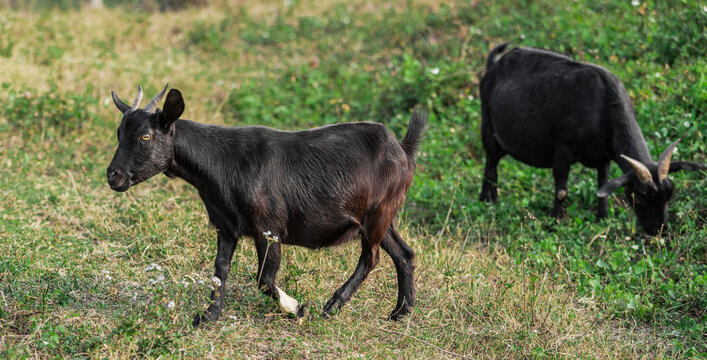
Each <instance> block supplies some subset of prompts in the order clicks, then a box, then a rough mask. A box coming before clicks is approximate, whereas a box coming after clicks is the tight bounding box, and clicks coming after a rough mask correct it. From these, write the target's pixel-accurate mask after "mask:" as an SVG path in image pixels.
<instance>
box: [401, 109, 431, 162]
mask: <svg viewBox="0 0 707 360" xmlns="http://www.w3.org/2000/svg"><path fill="white" fill-rule="evenodd" d="M425 128H427V111H426V110H425V109H423V108H422V107H421V106H420V105H417V106H415V108H414V109H413V110H412V116H411V117H410V123H409V124H408V132H407V134H405V137H404V138H403V141H401V142H400V145H401V146H402V147H403V150H405V153H406V154H407V156H408V157H409V158H414V157H415V153H416V152H417V148H418V146H419V144H420V140H421V139H422V133H423V132H424V131H425Z"/></svg>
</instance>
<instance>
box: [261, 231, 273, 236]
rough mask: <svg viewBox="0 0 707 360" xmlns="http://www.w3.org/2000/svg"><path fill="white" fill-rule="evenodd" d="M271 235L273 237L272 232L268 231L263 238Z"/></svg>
mask: <svg viewBox="0 0 707 360" xmlns="http://www.w3.org/2000/svg"><path fill="white" fill-rule="evenodd" d="M270 235H272V232H270V231H266V232H264V233H263V236H270Z"/></svg>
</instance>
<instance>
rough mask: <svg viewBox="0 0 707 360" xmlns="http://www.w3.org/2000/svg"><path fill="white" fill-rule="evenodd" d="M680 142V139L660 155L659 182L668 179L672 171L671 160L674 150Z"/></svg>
mask: <svg viewBox="0 0 707 360" xmlns="http://www.w3.org/2000/svg"><path fill="white" fill-rule="evenodd" d="M679 142H680V139H677V140H675V141H674V142H673V143H672V144H670V146H668V147H667V148H666V149H665V151H663V153H662V154H660V160H658V181H659V182H660V181H663V180H665V179H667V178H668V172H669V171H670V158H671V157H672V156H673V150H675V147H676V146H677V145H678V143H679Z"/></svg>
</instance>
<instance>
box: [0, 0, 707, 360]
mask: <svg viewBox="0 0 707 360" xmlns="http://www.w3.org/2000/svg"><path fill="white" fill-rule="evenodd" d="M64 3H65V4H69V5H66V6H64V8H68V9H72V8H74V5H71V4H74V2H71V1H65V2H62V4H64ZM106 3H107V5H111V6H112V5H113V4H117V3H119V2H118V1H116V2H110V3H109V2H108V1H106ZM123 3H124V4H126V5H125V7H124V8H123V7H120V6H118V7H111V8H108V9H102V10H96V9H88V8H85V9H78V8H77V9H73V10H68V11H59V10H56V9H55V10H42V11H40V12H35V13H33V12H27V11H23V10H9V9H2V10H0V24H2V25H0V29H1V30H2V34H3V35H2V36H1V37H0V74H3V77H2V79H0V85H1V86H0V99H2V101H0V219H1V220H0V297H2V302H1V303H0V304H1V305H0V357H2V358H34V357H41V358H54V357H56V358H65V357H100V358H134V357H140V356H148V357H158V356H163V357H181V356H184V357H188V358H189V357H194V358H204V357H207V356H211V357H214V358H224V357H236V358H238V357H267V358H271V357H286V358H322V357H324V358H332V357H346V358H351V357H371V358H393V357H395V358H407V357H414V358H432V357H433V356H434V357H438V356H439V355H440V354H441V355H443V356H445V357H450V358H451V357H455V356H458V355H461V356H468V357H473V358H521V357H527V358H546V357H547V358H564V357H579V358H616V357H618V358H651V359H653V358H659V357H671V358H672V357H678V358H690V357H701V356H706V355H707V341H706V340H705V336H704V335H705V333H707V328H706V326H705V324H706V323H707V312H706V309H707V295H706V294H707V258H706V257H705V254H707V241H705V239H707V228H706V227H705V223H707V176H705V174H704V172H703V173H677V174H674V175H671V177H672V178H673V180H674V182H675V185H676V193H675V196H674V198H673V201H672V202H671V206H670V226H669V228H668V229H667V231H665V232H664V233H663V234H662V235H661V236H658V237H650V236H647V235H645V234H644V233H642V231H641V229H640V227H638V225H637V224H636V223H635V216H634V214H633V212H632V210H631V209H630V205H629V204H626V203H625V202H624V201H623V196H621V195H620V192H619V195H617V196H616V197H614V198H612V199H611V201H610V208H609V218H608V219H606V220H597V219H596V218H595V217H594V215H593V212H594V209H595V206H596V196H595V192H596V184H595V177H596V176H595V172H594V171H590V170H589V169H586V168H584V167H582V166H580V165H576V166H575V167H573V172H572V173H571V174H570V181H569V186H570V188H569V198H568V200H567V205H568V209H567V211H568V215H569V218H568V219H566V220H564V221H562V222H560V223H555V222H554V221H553V220H552V219H550V218H549V215H548V214H549V210H550V207H551V202H552V188H553V183H552V177H551V173H550V171H549V170H543V169H534V168H530V167H528V166H526V165H523V164H520V163H518V162H516V161H513V160H512V159H510V158H506V159H504V160H502V161H501V164H500V166H499V180H500V184H499V187H500V189H499V195H500V201H499V203H498V204H494V205H489V204H484V203H480V202H479V201H477V200H476V198H477V195H478V192H479V190H480V184H481V175H482V169H483V158H484V153H483V150H482V147H481V141H480V135H479V130H478V129H479V122H480V102H479V99H478V84H479V80H480V78H481V75H482V74H483V67H484V63H485V57H486V55H487V53H488V50H489V49H490V48H491V47H492V46H494V45H496V44H499V43H501V42H504V41H511V42H513V43H514V44H516V45H523V46H536V47H544V48H549V49H554V50H557V51H559V52H563V53H569V54H571V55H572V56H573V57H575V58H577V59H578V60H582V61H588V62H593V63H597V64H600V65H602V66H604V67H606V68H608V69H609V70H611V71H612V72H614V73H615V74H617V76H618V77H619V78H620V79H621V80H622V81H623V82H624V84H625V86H626V88H627V89H628V91H629V93H630V95H631V97H632V99H633V101H634V103H635V104H636V112H637V117H638V121H639V124H640V125H641V128H642V129H643V132H644V135H645V137H646V139H647V141H648V144H649V148H650V149H651V151H652V153H653V154H654V156H656V157H657V155H658V154H659V153H660V152H661V151H662V150H663V149H664V148H665V147H666V146H667V145H668V144H669V143H670V142H672V141H673V140H675V139H676V138H682V139H683V140H682V142H681V143H680V145H679V147H678V150H679V151H678V153H677V154H675V155H674V158H675V159H690V160H694V161H701V162H707V143H706V142H705V136H706V135H707V77H706V76H707V75H705V74H707V60H706V59H707V58H706V57H705V51H706V50H705V49H707V37H706V36H705V32H704V31H705V30H704V29H705V28H707V11H706V9H705V8H704V6H703V5H699V4H697V3H696V2H694V1H672V2H663V1H657V2H651V1H646V2H643V1H641V2H633V3H636V4H637V5H633V4H632V2H629V1H625V2H621V3H619V2H614V1H588V0H579V1H575V2H566V1H558V0H535V1H532V0H529V1H520V2H517V1H505V0H504V1H497V2H488V3H483V2H477V1H471V2H468V1H465V2H461V1H460V2H451V3H448V4H447V3H445V4H441V3H439V2H437V1H434V0H425V1H421V2H412V1H409V2H404V1H395V2H392V3H388V4H385V5H383V4H377V3H375V2H366V1H358V0H354V1H348V2H338V1H334V0H328V1H319V2H316V4H315V3H314V2H305V1H297V0H295V1H286V2H284V3H283V2H264V3H262V4H257V5H254V4H252V3H251V2H240V1H223V2H220V3H218V4H216V3H212V4H211V5H209V6H205V7H201V8H189V9H186V10H183V11H178V12H167V13H149V12H145V11H144V10H142V9H138V10H135V9H136V7H135V6H133V2H130V1H125V2H123ZM32 4H34V3H32ZM32 4H30V5H32ZM167 82H169V83H170V84H171V86H173V87H176V88H179V89H180V90H182V92H183V94H184V96H185V100H186V105H187V109H186V113H185V115H184V117H185V118H189V119H194V120H197V121H201V122H207V123H215V124H225V125H247V124H261V125H267V126H272V127H277V128H281V129H289V130H295V129H304V128H309V127H313V126H320V125H325V124H332V123H337V122H343V121H363V120H371V121H377V122H381V123H383V124H385V125H386V126H388V127H389V128H390V129H391V130H393V131H394V132H395V133H396V134H398V135H399V136H402V135H403V133H404V131H405V127H406V126H407V122H408V119H409V114H410V110H411V108H412V106H413V105H415V104H417V103H421V104H423V105H424V106H426V107H427V108H428V109H429V110H430V116H431V119H430V127H429V130H428V132H427V137H426V139H425V142H424V143H423V145H422V149H421V154H420V157H419V159H420V160H419V169H418V172H417V173H416V178H415V181H414V183H413V186H412V188H411V190H410V193H409V196H408V201H407V202H406V204H405V206H404V209H403V212H402V214H401V216H400V219H399V223H400V226H399V227H400V228H401V229H402V230H403V231H402V232H403V236H404V237H405V238H406V239H408V240H409V243H410V244H411V246H412V247H413V249H414V250H415V252H416V254H417V260H416V261H417V272H416V278H417V286H418V296H419V300H418V301H419V302H418V304H417V307H416V310H415V312H414V314H412V315H411V316H409V317H408V318H406V319H404V320H402V321H401V322H398V323H390V322H387V321H385V320H384V317H385V316H386V315H387V314H388V312H389V311H390V309H391V308H392V307H393V305H394V302H395V295H396V291H395V288H396V280H395V272H394V269H393V266H392V263H391V261H390V259H389V258H388V257H387V256H385V255H384V256H382V257H381V264H380V265H379V267H378V268H377V269H376V270H375V271H374V272H373V273H372V274H371V276H370V277H369V279H368V280H367V281H366V282H365V283H364V285H363V286H362V288H361V290H360V291H359V293H358V294H357V295H356V296H355V298H354V300H353V301H352V302H351V303H350V304H349V305H346V306H345V307H344V308H342V311H341V312H340V313H339V314H338V315H337V316H336V317H334V318H332V319H329V320H325V319H322V318H320V317H319V311H320V309H321V307H322V305H323V304H324V302H325V301H326V300H327V299H328V297H329V296H330V295H331V293H332V292H333V291H334V290H335V289H336V288H337V287H338V286H339V285H340V284H341V283H342V282H343V281H344V280H345V279H346V278H347V277H348V276H349V275H350V272H351V271H352V269H353V267H354V262H355V260H356V258H357V253H358V248H357V244H349V245H345V246H341V247H337V248H334V249H326V250H322V251H316V252H315V251H309V250H305V249H300V248H293V247H286V248H285V250H284V251H283V259H284V260H283V266H282V268H281V270H280V275H279V281H280V283H281V284H282V287H283V289H285V290H286V291H287V292H288V293H289V294H290V295H292V296H294V297H296V298H297V299H298V300H301V301H306V302H307V303H309V305H310V310H311V314H310V316H309V317H308V319H307V321H305V323H304V324H302V325H298V324H297V323H296V322H295V321H294V320H293V319H290V318H287V317H285V316H283V315H281V314H280V313H279V311H278V310H277V305H276V304H275V303H274V302H273V301H271V300H269V299H267V298H265V297H264V296H262V295H260V293H259V292H258V291H257V289H256V286H255V284H256V282H257V281H256V279H255V272H256V269H255V267H256V263H257V262H256V256H255V251H254V248H253V246H252V244H250V242H249V241H248V240H245V241H242V242H241V245H240V246H239V248H238V250H237V255H236V259H235V262H234V265H233V270H232V272H231V277H230V279H229V283H228V291H227V298H226V311H225V312H224V314H223V315H222V317H221V319H220V320H219V321H218V322H216V323H214V324H210V325H208V326H206V327H204V328H199V329H192V328H191V325H190V320H191V317H192V316H193V315H194V314H195V313H196V312H197V311H199V310H200V309H202V307H203V305H204V304H205V303H206V299H205V296H206V295H208V291H209V290H208V286H209V285H210V280H209V279H210V278H211V273H212V271H213V268H212V266H213V259H214V256H215V253H216V250H215V247H216V246H215V231H214V230H213V229H212V228H209V227H208V221H207V218H206V214H205V212H204V210H203V207H202V205H201V203H200V200H199V198H198V195H197V194H196V193H195V191H194V190H193V189H192V188H190V187H189V186H188V185H186V184H185V183H184V182H182V181H176V180H168V179H166V178H165V177H163V176H158V177H155V178H154V179H152V180H150V181H148V182H146V183H143V184H140V185H139V186H137V187H136V188H134V189H131V190H130V191H129V192H127V193H125V194H117V193H114V192H112V191H111V190H110V189H109V188H108V186H107V185H106V184H105V168H106V166H107V164H108V163H109V162H110V158H111V156H112V155H113V151H114V150H115V146H116V140H115V130H116V128H117V124H118V120H119V112H118V110H117V109H115V107H114V106H113V104H112V102H111V101H110V90H116V92H117V93H118V94H119V95H120V96H122V97H123V98H126V99H132V97H133V96H134V95H135V91H136V88H137V84H142V85H143V87H144V88H145V92H146V96H152V95H154V94H155V93H157V91H159V90H160V89H161V87H162V86H164V84H165V83H167ZM612 171H613V175H614V176H616V175H618V174H619V173H620V172H619V170H618V168H617V167H616V166H614V167H613V168H612ZM153 263H154V264H157V265H159V267H156V266H152V265H151V264H153ZM200 281H203V282H200ZM445 351H446V352H448V353H446V354H445V353H444V352H445Z"/></svg>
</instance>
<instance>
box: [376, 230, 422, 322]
mask: <svg viewBox="0 0 707 360" xmlns="http://www.w3.org/2000/svg"><path fill="white" fill-rule="evenodd" d="M381 247H382V248H383V250H385V252H387V253H388V255H390V257H391V259H393V263H394V264H395V271H396V272H397V275H398V302H397V304H396V305H395V309H393V312H392V313H390V316H388V319H389V320H393V321H396V320H399V319H400V318H401V317H402V316H404V315H405V314H407V313H409V312H410V311H412V309H413V307H414V306H415V282H414V278H413V272H414V270H415V265H414V264H413V259H414V258H415V255H414V253H413V252H412V249H410V247H409V246H408V245H407V244H406V243H405V241H403V239H402V237H400V234H398V231H397V230H396V229H395V226H394V225H393V224H391V225H390V227H388V232H386V234H385V237H383V242H381Z"/></svg>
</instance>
